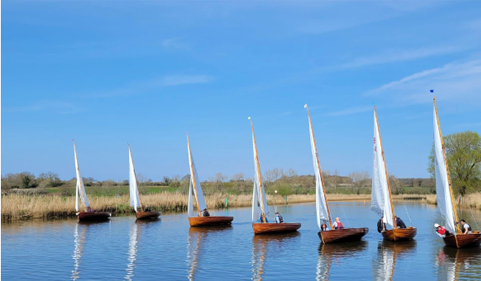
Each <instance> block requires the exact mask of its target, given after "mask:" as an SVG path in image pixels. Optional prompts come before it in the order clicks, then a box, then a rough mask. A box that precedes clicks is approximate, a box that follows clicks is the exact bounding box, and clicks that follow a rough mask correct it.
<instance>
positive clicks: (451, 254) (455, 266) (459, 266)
mask: <svg viewBox="0 0 481 281" xmlns="http://www.w3.org/2000/svg"><path fill="white" fill-rule="evenodd" d="M480 256H481V248H479V247H474V248H465V249H462V250H460V249H456V248H451V247H447V246H445V247H444V248H441V249H439V251H438V253H437V255H436V261H435V264H436V266H437V267H438V280H442V281H455V280H460V279H465V278H466V276H460V274H461V273H464V274H469V269H470V267H471V266H472V265H475V264H476V265H477V264H480V259H479V257H480ZM475 274H476V275H477V276H479V272H475Z"/></svg>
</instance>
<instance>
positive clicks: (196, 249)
mask: <svg viewBox="0 0 481 281" xmlns="http://www.w3.org/2000/svg"><path fill="white" fill-rule="evenodd" d="M230 230H232V226H231V225H217V226H215V225H213V226H210V227H209V228H206V227H195V226H192V227H190V228H189V236H188V237H187V268H188V270H187V279H189V280H194V279H195V278H194V275H195V272H196V271H197V267H198V264H199V259H200V254H199V253H200V250H201V244H202V242H201V241H205V240H206V239H207V238H208V237H209V235H216V234H218V233H219V232H224V231H230Z"/></svg>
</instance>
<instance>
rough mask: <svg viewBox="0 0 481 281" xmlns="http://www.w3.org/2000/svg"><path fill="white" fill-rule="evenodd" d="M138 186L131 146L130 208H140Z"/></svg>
mask: <svg viewBox="0 0 481 281" xmlns="http://www.w3.org/2000/svg"><path fill="white" fill-rule="evenodd" d="M138 188H139V187H138V186H137V175H136V174H135V167H134V160H133V159H132V151H131V150H130V145H129V190H130V206H132V207H134V209H135V211H136V212H137V208H140V198H139V192H138Z"/></svg>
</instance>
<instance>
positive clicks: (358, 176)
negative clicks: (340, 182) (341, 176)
mask: <svg viewBox="0 0 481 281" xmlns="http://www.w3.org/2000/svg"><path fill="white" fill-rule="evenodd" d="M349 177H350V178H351V179H352V184H353V185H354V188H355V189H356V193H357V195H359V194H361V189H362V188H363V187H365V186H366V185H367V182H368V181H369V173H368V172H352V173H350V174H349Z"/></svg>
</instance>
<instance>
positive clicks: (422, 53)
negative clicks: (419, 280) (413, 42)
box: [340, 47, 464, 69]
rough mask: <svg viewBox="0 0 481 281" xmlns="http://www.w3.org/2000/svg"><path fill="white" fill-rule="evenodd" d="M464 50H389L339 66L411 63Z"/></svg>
mask: <svg viewBox="0 0 481 281" xmlns="http://www.w3.org/2000/svg"><path fill="white" fill-rule="evenodd" d="M462 50H464V49H463V48H459V47H437V48H421V49H414V50H390V51H387V52H384V53H382V54H377V55H373V56H366V57H359V58H356V59H354V60H352V61H350V62H348V63H344V64H342V65H340V68H341V69H346V68H355V67H362V66H368V65H378V64H387V63H393V62H401V61H411V60H416V59H422V58H426V57H432V56H439V55H445V54H450V53H455V52H459V51H462Z"/></svg>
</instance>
